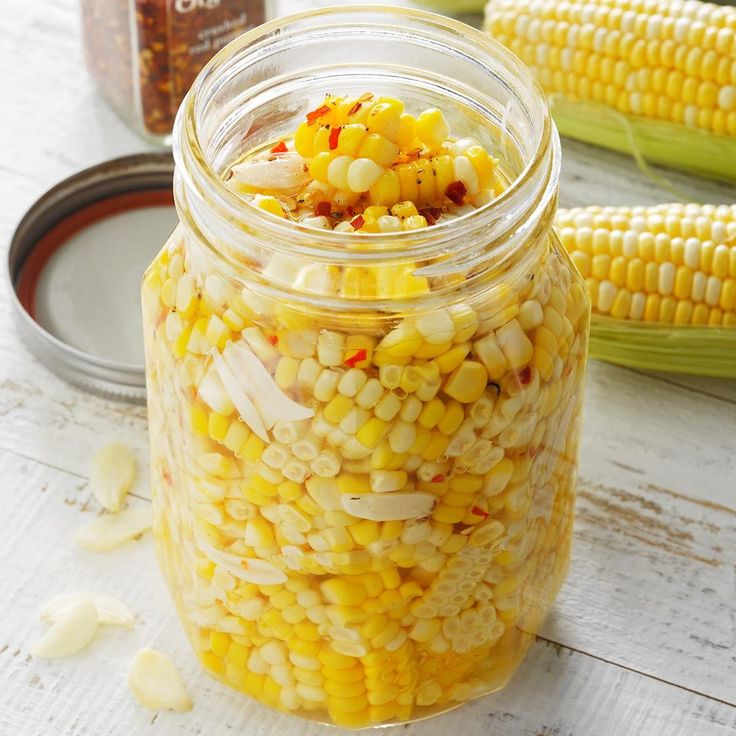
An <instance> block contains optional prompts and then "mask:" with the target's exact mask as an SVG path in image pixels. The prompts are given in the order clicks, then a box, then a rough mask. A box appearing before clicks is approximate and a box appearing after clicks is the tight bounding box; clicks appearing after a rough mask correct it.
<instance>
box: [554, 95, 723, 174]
mask: <svg viewBox="0 0 736 736" xmlns="http://www.w3.org/2000/svg"><path fill="white" fill-rule="evenodd" d="M550 103H551V108H552V117H553V118H554V120H555V123H556V124H557V129H558V130H559V131H560V134H561V135H564V136H568V137H570V138H575V139H577V140H579V141H583V142H585V143H593V144H595V145H597V146H603V147H604V148H610V149H612V150H614V151H620V152H622V153H630V154H631V155H633V156H634V157H635V158H636V160H637V163H638V164H639V167H640V168H641V169H643V170H645V171H646V173H649V172H648V171H647V163H653V164H662V165H664V166H669V167H670V168H674V169H680V170H682V171H686V172H688V173H691V174H698V175H701V176H708V177H711V178H714V179H719V180H721V181H726V182H731V183H736V138H734V137H732V136H726V135H716V134H715V133H708V132H706V131H704V130H698V129H692V128H686V127H685V126H684V125H677V124H675V123H669V122H665V121H662V120H654V119H651V118H645V117H641V116H636V115H624V114H623V113H621V112H618V111H617V110H614V109H613V108H612V107H610V106H608V105H606V104H605V103H600V102H587V101H586V102H581V101H574V100H571V99H569V98H568V97H565V96H563V95H561V94H556V95H552V96H551V97H550Z"/></svg>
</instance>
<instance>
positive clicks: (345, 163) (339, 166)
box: [327, 156, 355, 189]
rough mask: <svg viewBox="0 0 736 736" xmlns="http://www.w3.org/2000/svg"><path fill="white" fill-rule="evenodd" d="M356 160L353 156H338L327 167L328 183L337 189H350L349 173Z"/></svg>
mask: <svg viewBox="0 0 736 736" xmlns="http://www.w3.org/2000/svg"><path fill="white" fill-rule="evenodd" d="M354 160H355V159H354V158H353V157H352V156H337V157H336V158H334V159H332V161H331V162H330V165H329V166H328V167H327V181H328V182H329V184H330V186H333V187H335V189H348V188H349V185H348V171H349V169H350V165H351V164H352V163H353V161H354Z"/></svg>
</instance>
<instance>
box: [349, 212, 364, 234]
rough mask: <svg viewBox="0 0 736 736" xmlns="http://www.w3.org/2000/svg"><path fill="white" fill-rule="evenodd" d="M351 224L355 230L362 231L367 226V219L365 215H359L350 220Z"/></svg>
mask: <svg viewBox="0 0 736 736" xmlns="http://www.w3.org/2000/svg"><path fill="white" fill-rule="evenodd" d="M350 224H351V225H352V226H353V229H354V230H360V228H362V227H363V225H365V217H363V215H358V216H357V217H354V218H353V219H352V220H350Z"/></svg>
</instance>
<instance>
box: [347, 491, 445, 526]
mask: <svg viewBox="0 0 736 736" xmlns="http://www.w3.org/2000/svg"><path fill="white" fill-rule="evenodd" d="M436 500H437V496H435V495H434V494H433V493H421V492H415V493H360V494H352V493H346V494H344V495H343V496H342V497H341V501H342V507H343V509H344V510H345V511H346V512H347V513H348V514H350V515H351V516H355V517H357V518H359V519H370V520H371V521H403V520H407V519H418V518H421V517H422V516H429V514H431V513H432V508H433V507H434V504H435V501H436Z"/></svg>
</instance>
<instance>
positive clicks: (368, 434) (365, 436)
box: [355, 417, 391, 448]
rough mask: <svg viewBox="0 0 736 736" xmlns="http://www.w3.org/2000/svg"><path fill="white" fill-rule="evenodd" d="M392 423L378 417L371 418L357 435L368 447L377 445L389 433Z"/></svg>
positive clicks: (359, 440)
mask: <svg viewBox="0 0 736 736" xmlns="http://www.w3.org/2000/svg"><path fill="white" fill-rule="evenodd" d="M390 428H391V425H390V424H388V423H387V422H384V421H381V420H380V419H378V418H376V417H372V418H371V419H369V420H368V421H367V422H366V423H365V424H364V425H363V426H362V427H361V428H360V429H359V430H358V432H357V433H356V435H355V437H356V439H357V440H358V442H360V443H361V444H362V445H365V446H366V447H371V448H372V447H375V446H376V445H377V444H378V443H379V442H380V441H381V440H382V439H383V438H384V437H385V436H386V435H387V434H388V431H389V429H390Z"/></svg>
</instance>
